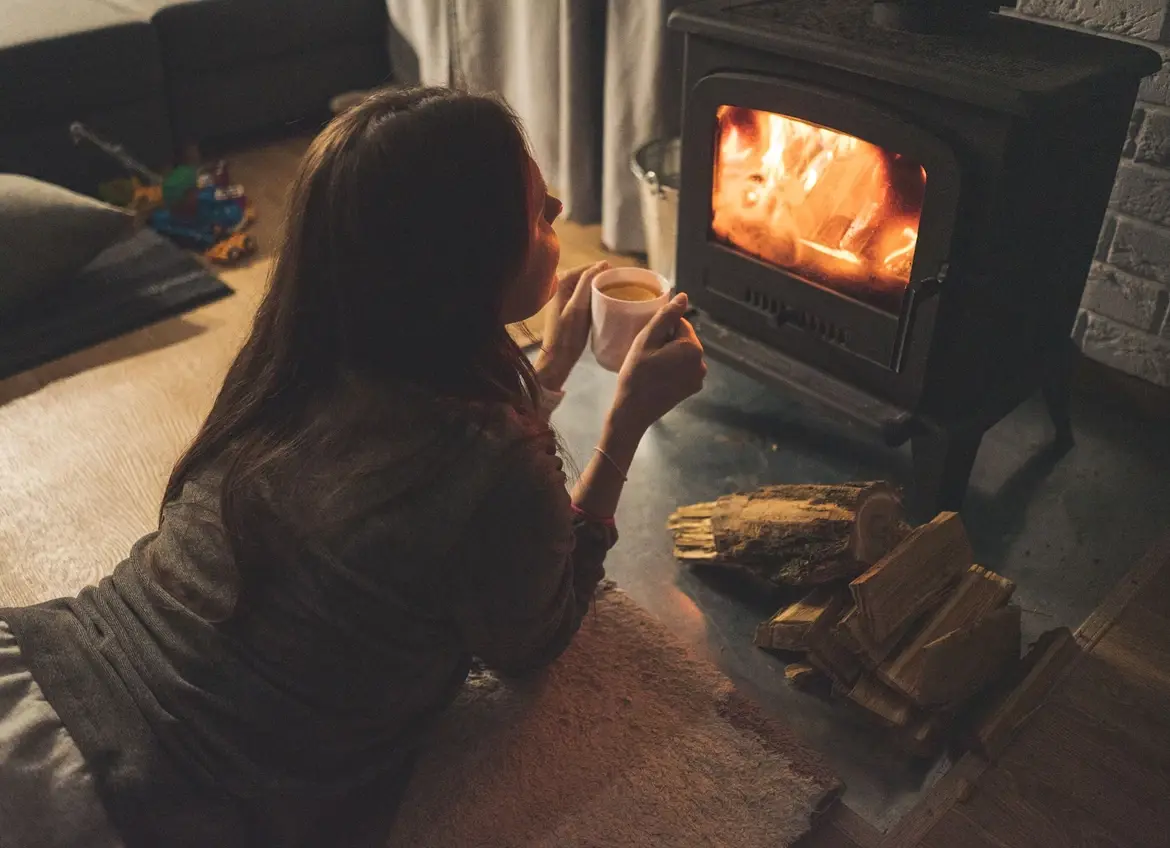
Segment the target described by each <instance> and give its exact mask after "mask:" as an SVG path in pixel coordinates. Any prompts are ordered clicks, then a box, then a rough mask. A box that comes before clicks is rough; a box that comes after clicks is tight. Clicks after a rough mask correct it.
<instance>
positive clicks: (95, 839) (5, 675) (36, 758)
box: [0, 621, 122, 848]
mask: <svg viewBox="0 0 1170 848" xmlns="http://www.w3.org/2000/svg"><path fill="white" fill-rule="evenodd" d="M0 848H122V840H121V839H120V838H119V837H118V836H117V834H116V832H115V830H114V828H113V826H112V825H111V824H110V821H109V819H108V818H107V817H106V811H105V808H104V807H103V806H102V803H101V801H100V800H99V799H98V796H97V792H96V790H95V788H94V779H93V776H92V775H91V774H90V772H89V769H88V767H87V766H86V764H85V760H84V759H82V756H81V751H79V750H78V749H77V744H76V743H75V742H74V741H73V737H72V736H70V735H69V731H67V730H66V729H65V726H64V725H63V724H62V723H61V719H60V717H59V716H58V715H57V711H56V710H54V709H53V707H52V705H51V704H50V703H49V702H48V701H46V700H45V696H44V693H43V692H41V687H40V686H38V685H37V682H36V681H35V680H33V677H32V675H31V674H29V672H28V669H27V668H25V665H24V662H23V660H22V659H21V656H20V647H19V646H18V645H17V643H16V638H15V637H14V636H13V635H12V631H11V630H9V629H8V625H7V624H5V623H4V622H3V621H0Z"/></svg>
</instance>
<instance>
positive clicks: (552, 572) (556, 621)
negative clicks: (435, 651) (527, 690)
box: [452, 434, 617, 674]
mask: <svg viewBox="0 0 1170 848" xmlns="http://www.w3.org/2000/svg"><path fill="white" fill-rule="evenodd" d="M470 527H471V529H470V532H469V534H468V537H467V540H466V543H465V544H464V545H463V546H462V548H463V554H462V557H463V563H462V569H461V573H462V574H463V575H465V577H466V579H465V580H461V581H460V585H459V586H458V587H452V588H453V595H454V598H455V618H456V621H457V625H458V627H459V630H460V635H461V637H462V639H463V641H464V644H465V645H466V648H467V650H468V651H469V652H470V653H472V654H474V655H476V656H478V657H479V658H480V659H481V660H483V661H484V663H486V664H487V665H488V666H490V667H492V668H495V669H496V670H498V671H501V672H504V673H507V674H521V673H524V672H526V671H531V670H534V669H537V668H540V667H542V666H544V665H546V664H548V663H550V662H552V661H553V660H555V659H556V658H557V657H558V656H559V655H560V654H561V652H562V651H563V650H564V649H565V648H566V647H567V646H568V644H569V642H570V641H571V640H572V638H573V634H574V633H576V631H577V628H578V627H579V626H580V624H581V620H582V618H583V617H584V615H585V612H586V611H587V610H588V608H589V603H590V601H591V599H592V597H593V593H594V590H595V589H596V588H597V584H598V583H599V582H600V581H601V579H602V578H603V577H604V576H605V568H604V562H605V557H606V554H607V553H608V552H609V549H610V548H611V547H613V545H614V543H615V542H616V541H617V532H616V530H615V529H614V526H613V521H612V519H611V520H603V521H599V520H597V519H595V518H594V517H593V516H590V515H586V514H584V513H583V512H582V511H581V510H574V508H573V504H572V503H571V502H570V500H569V496H568V492H567V491H566V489H565V476H564V473H563V471H562V470H561V460H560V459H559V457H557V455H556V451H555V443H554V442H553V440H552V438H551V434H550V435H549V436H548V437H547V438H546V439H544V440H542V443H541V444H540V445H533V444H531V443H529V444H526V445H524V446H522V447H521V448H520V449H518V450H515V451H513V452H511V455H510V456H509V457H508V464H507V467H506V469H505V470H504V472H503V473H502V475H501V477H500V479H499V481H498V483H497V485H496V486H495V487H494V488H493V491H492V492H491V494H490V495H489V496H488V498H487V499H486V501H485V503H484V504H483V506H482V507H481V508H480V509H479V510H478V511H477V512H476V514H475V515H474V517H473V519H472V521H471V525H470Z"/></svg>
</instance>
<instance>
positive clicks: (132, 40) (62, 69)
mask: <svg viewBox="0 0 1170 848" xmlns="http://www.w3.org/2000/svg"><path fill="white" fill-rule="evenodd" d="M0 80H2V81H3V82H2V83H0V116H5V117H8V118H10V119H12V120H15V119H16V118H14V117H12V116H13V113H17V114H19V113H26V112H27V113H31V117H32V118H35V117H36V116H38V115H50V116H57V115H62V114H67V116H68V117H74V116H73V115H68V113H69V112H71V111H78V110H81V109H83V108H84V107H87V106H105V105H107V104H112V103H129V102H131V101H134V100H139V99H142V98H143V97H146V96H148V95H151V94H155V93H158V92H162V91H163V90H164V83H163V70H162V60H161V58H160V47H159V40H158V35H157V33H155V31H154V29H153V28H152V27H151V25H150V18H149V17H147V16H144V15H142V14H140V13H137V12H135V11H133V10H127V9H125V8H122V7H120V6H119V5H117V4H116V3H113V2H103V0H3V2H0ZM28 119H29V117H25V116H22V117H21V120H28Z"/></svg>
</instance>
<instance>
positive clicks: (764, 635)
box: [755, 586, 846, 651]
mask: <svg viewBox="0 0 1170 848" xmlns="http://www.w3.org/2000/svg"><path fill="white" fill-rule="evenodd" d="M845 599H846V597H845V596H844V595H843V594H842V593H841V592H839V591H836V592H835V591H832V590H831V589H828V588H826V587H824V586H820V587H817V588H816V589H813V590H812V591H811V592H809V593H808V595H806V596H805V597H804V598H802V599H801V600H799V601H797V602H796V603H795V604H792V605H791V606H787V607H785V608H784V609H782V610H780V611H779V612H778V613H776V614H775V615H774V616H772V617H771V618H770V619H768V620H767V621H765V622H764V623H763V624H761V625H760V626H759V627H757V628H756V640H755V641H756V645H758V646H759V647H761V648H772V649H775V650H780V651H803V650H805V649H806V648H807V647H808V642H807V640H806V637H807V636H808V632H809V630H810V629H811V628H812V626H813V625H814V624H816V622H817V621H818V620H819V619H820V618H821V616H824V615H829V616H833V615H836V614H837V612H838V611H839V610H840V608H841V606H842V605H843V604H844V602H845Z"/></svg>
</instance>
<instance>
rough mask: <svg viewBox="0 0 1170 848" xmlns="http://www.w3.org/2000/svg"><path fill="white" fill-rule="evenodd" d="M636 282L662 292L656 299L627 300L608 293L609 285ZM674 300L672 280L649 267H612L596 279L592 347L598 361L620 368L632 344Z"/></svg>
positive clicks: (635, 283) (592, 305)
mask: <svg viewBox="0 0 1170 848" xmlns="http://www.w3.org/2000/svg"><path fill="white" fill-rule="evenodd" d="M618 283H632V284H634V285H638V286H642V287H645V288H648V289H652V290H655V291H657V292H658V296H657V297H655V298H654V299H653V300H623V299H620V298H616V297H610V296H609V295H607V294H606V293H605V291H604V290H605V289H606V288H607V287H608V286H612V285H615V284H618ZM669 300H670V283H669V282H668V281H667V279H666V278H665V277H663V276H662V275H661V274H656V273H654V272H653V271H650V270H648V269H646V268H611V269H610V270H608V271H602V272H601V273H600V274H598V275H597V276H596V277H594V278H593V292H592V299H591V308H592V310H593V330H592V334H591V346H592V348H593V356H594V358H595V359H596V360H597V364H598V365H600V366H601V367H602V368H604V369H606V370H607V371H614V372H617V371H620V370H621V368H622V363H623V362H625V361H626V354H627V353H629V352H630V345H632V344H633V343H634V339H635V338H636V337H637V335H638V333H640V332H642V328H643V327H645V326H646V324H648V323H649V321H650V319H651V318H653V317H654V314H655V313H656V312H657V311H658V310H659V309H661V308H662V307H663V306H665V305H666V304H667V302H668V301H669Z"/></svg>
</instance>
